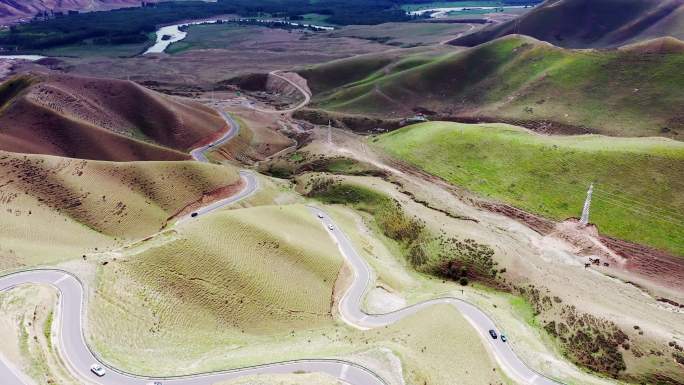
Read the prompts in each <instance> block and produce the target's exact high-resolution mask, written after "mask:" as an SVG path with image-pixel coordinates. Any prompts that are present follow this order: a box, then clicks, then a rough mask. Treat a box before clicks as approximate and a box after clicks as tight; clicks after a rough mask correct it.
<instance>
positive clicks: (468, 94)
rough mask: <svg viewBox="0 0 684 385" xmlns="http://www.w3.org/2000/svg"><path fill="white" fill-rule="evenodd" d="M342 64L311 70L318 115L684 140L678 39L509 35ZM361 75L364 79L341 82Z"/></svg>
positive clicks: (683, 46)
mask: <svg viewBox="0 0 684 385" xmlns="http://www.w3.org/2000/svg"><path fill="white" fill-rule="evenodd" d="M365 60H366V61H370V58H369V57H366V58H365ZM333 64H334V65H333ZM333 64H328V65H323V66H318V67H314V68H311V69H309V70H307V71H303V72H301V74H302V75H303V76H304V77H306V78H307V79H308V81H309V85H310V87H311V89H312V90H313V91H314V95H315V98H314V107H319V108H322V109H326V110H331V111H336V112H342V113H350V114H365V115H371V116H375V117H385V118H398V117H406V116H410V115H413V113H414V112H415V111H416V110H428V111H432V112H433V113H434V115H436V116H442V117H458V118H468V119H473V118H474V119H485V120H495V121H496V120H498V121H507V122H515V123H517V124H520V125H524V126H527V127H532V128H536V129H540V130H545V131H556V132H557V131H559V130H560V131H562V132H587V131H589V132H598V133H602V134H607V135H615V136H656V135H661V136H669V137H673V138H677V137H678V136H682V134H683V133H684V112H683V111H682V109H681V108H680V106H682V105H684V88H683V87H681V85H682V84H684V71H681V68H684V43H682V42H680V41H678V40H674V39H665V40H663V39H661V40H657V41H651V42H648V43H645V44H641V45H637V46H630V47H626V48H624V49H620V50H613V51H575V50H566V49H562V48H557V47H553V46H551V45H549V44H546V43H543V42H539V41H537V40H534V39H531V38H526V37H522V36H509V37H504V38H501V39H498V40H495V41H493V42H490V43H487V44H484V45H481V46H478V47H474V48H471V49H467V50H464V51H457V52H451V53H447V54H441V55H435V54H434V53H431V54H430V55H423V54H420V53H413V54H410V55H408V56H404V57H401V58H397V59H395V60H394V61H392V63H390V64H388V65H385V66H383V67H381V68H379V69H374V68H364V67H361V68H359V67H356V66H354V63H353V62H349V63H345V62H336V63H333ZM345 64H348V65H345ZM380 65H381V64H377V67H380ZM340 67H342V68H341V69H340ZM352 70H356V71H357V72H356V74H357V76H355V77H352V76H349V75H344V76H341V77H338V74H339V73H343V74H346V73H347V72H348V71H352ZM321 79H326V80H321ZM329 79H335V80H334V81H332V80H329ZM342 81H349V82H348V83H346V84H344V85H342V86H340V85H339V84H340V83H342Z"/></svg>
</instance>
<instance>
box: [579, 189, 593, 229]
mask: <svg viewBox="0 0 684 385" xmlns="http://www.w3.org/2000/svg"><path fill="white" fill-rule="evenodd" d="M593 192H594V184H593V183H592V184H591V185H589V190H588V191H587V199H585V200H584V208H583V209H582V217H581V218H580V225H582V226H586V225H588V224H589V206H590V205H591V194H592V193H593Z"/></svg>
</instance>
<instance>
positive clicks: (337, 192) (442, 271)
mask: <svg viewBox="0 0 684 385" xmlns="http://www.w3.org/2000/svg"><path fill="white" fill-rule="evenodd" d="M307 195H308V196H310V197H314V198H316V199H319V200H321V201H322V202H324V203H328V204H345V205H348V206H350V207H352V208H354V209H356V210H360V211H363V212H366V213H368V214H370V215H371V216H372V217H373V219H374V221H375V224H376V225H377V226H378V228H379V229H380V230H381V231H382V233H383V234H384V235H385V236H386V237H388V238H390V239H392V240H394V241H396V242H397V243H398V244H399V245H400V246H401V249H402V250H403V252H404V257H405V258H406V260H407V261H408V262H409V263H410V264H411V266H412V267H414V268H415V269H416V270H418V271H422V272H425V273H428V274H432V275H436V276H440V277H444V278H449V279H452V280H454V281H456V282H459V283H460V284H461V285H467V284H468V283H469V282H471V281H478V282H481V283H484V284H487V285H489V286H493V287H499V288H500V287H502V286H501V285H500V283H499V282H498V281H497V280H496V278H497V274H498V271H497V269H496V268H495V267H496V264H497V263H496V262H495V261H494V260H493V256H494V250H493V249H492V248H491V247H489V246H487V245H483V244H480V243H477V242H475V241H474V240H472V239H466V240H459V239H457V238H454V237H446V236H445V234H440V235H439V236H434V235H433V234H431V233H430V231H429V230H428V229H427V228H426V227H425V223H424V222H423V221H421V220H420V219H418V218H416V217H412V216H410V215H407V214H406V213H405V212H404V209H403V208H402V206H401V204H400V203H399V202H398V201H397V200H396V199H393V198H391V197H389V196H387V195H385V194H382V193H380V192H377V191H374V190H371V189H369V188H366V187H362V186H358V185H354V184H350V183H345V182H340V181H336V180H334V179H330V178H316V179H313V180H312V181H311V184H310V185H309V190H308V193H307Z"/></svg>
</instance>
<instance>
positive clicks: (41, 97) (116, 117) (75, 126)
mask: <svg viewBox="0 0 684 385" xmlns="http://www.w3.org/2000/svg"><path fill="white" fill-rule="evenodd" d="M225 124H226V123H225V121H224V120H223V119H222V118H221V117H220V116H219V115H218V113H217V112H216V111H214V110H212V109H211V108H209V107H206V106H203V105H201V104H199V103H195V102H191V101H186V100H181V99H178V98H174V97H170V96H166V95H162V94H159V93H157V92H154V91H151V90H148V89H146V88H144V87H142V86H140V85H138V84H136V83H133V82H129V81H122V80H111V79H98V78H88V77H78V76H71V75H57V74H43V73H38V74H25V75H20V76H18V77H15V78H12V79H10V80H8V81H7V82H5V83H3V84H2V85H0V149H1V150H6V151H13V152H23V153H34V154H48V155H59V156H66V157H72V158H82V159H96V160H111V161H134V160H184V159H189V158H190V157H189V155H188V154H187V151H189V150H190V149H191V148H192V147H193V145H194V144H195V143H198V142H201V141H202V140H204V139H205V138H207V137H212V136H215V135H216V134H217V133H218V132H220V131H222V130H223V129H225Z"/></svg>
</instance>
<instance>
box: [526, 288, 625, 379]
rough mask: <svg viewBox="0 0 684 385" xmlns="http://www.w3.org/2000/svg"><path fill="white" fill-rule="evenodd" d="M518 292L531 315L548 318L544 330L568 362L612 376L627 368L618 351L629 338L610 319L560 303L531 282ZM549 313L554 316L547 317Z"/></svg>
mask: <svg viewBox="0 0 684 385" xmlns="http://www.w3.org/2000/svg"><path fill="white" fill-rule="evenodd" d="M518 292H519V293H520V294H521V295H523V297H525V298H526V299H527V300H528V301H529V302H530V303H531V304H532V307H533V309H534V315H535V316H539V315H541V316H542V318H547V319H548V320H547V321H546V322H542V323H543V324H544V330H546V332H547V333H548V334H549V335H551V336H552V337H554V338H555V339H556V341H558V343H559V344H560V346H561V348H562V350H563V353H564V354H565V355H566V356H567V357H568V358H569V359H570V360H571V361H572V362H574V363H575V364H577V365H579V366H582V367H585V368H588V369H591V370H594V371H596V372H600V373H604V374H608V375H610V376H611V377H614V378H618V377H619V376H620V374H621V372H623V371H624V370H625V369H626V368H627V367H626V365H625V360H624V357H623V355H622V350H629V349H630V344H629V337H628V336H627V334H625V333H624V332H623V331H622V330H621V329H620V328H619V327H618V326H617V325H616V324H615V323H614V322H612V321H608V320H605V319H602V318H598V317H596V316H594V315H591V314H588V313H581V312H578V311H577V309H576V308H575V306H570V305H560V303H561V302H558V301H556V300H552V298H551V297H550V296H548V295H545V294H543V293H542V292H541V291H540V290H539V289H537V288H535V287H534V286H532V285H530V286H528V287H527V288H522V287H519V288H518ZM553 315H556V316H557V317H556V319H554V320H551V317H552V316H553Z"/></svg>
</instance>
